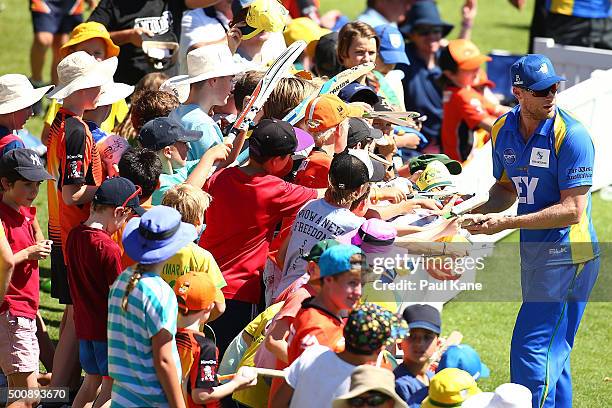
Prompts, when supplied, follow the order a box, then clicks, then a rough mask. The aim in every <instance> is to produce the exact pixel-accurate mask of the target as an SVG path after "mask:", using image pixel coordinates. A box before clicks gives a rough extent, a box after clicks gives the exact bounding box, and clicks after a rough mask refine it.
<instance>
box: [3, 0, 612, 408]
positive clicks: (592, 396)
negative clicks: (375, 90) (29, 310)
mask: <svg viewBox="0 0 612 408" xmlns="http://www.w3.org/2000/svg"><path fill="white" fill-rule="evenodd" d="M124 1H129V0H124ZM438 3H439V5H440V9H441V14H442V17H443V19H445V20H447V21H449V22H452V23H455V24H458V23H459V22H460V7H461V4H463V2H462V1H451V0H441V1H438ZM2 4H4V5H5V7H4V9H3V11H1V12H0V38H2V39H3V46H2V50H1V51H0V55H1V56H2V60H3V63H2V66H0V74H5V73H9V72H18V73H23V74H26V75H29V47H30V43H31V39H32V33H31V22H30V15H29V12H28V8H27V7H28V6H27V4H28V3H27V2H24V1H21V0H0V9H1V5H2ZM364 4H365V1H356V0H355V1H354V0H344V1H333V2H332V1H330V0H322V8H323V9H324V10H329V9H332V8H340V9H342V10H343V11H344V12H345V13H347V15H349V16H350V17H354V16H356V15H357V14H359V13H360V12H361V10H363V8H364ZM532 8H533V0H529V1H528V2H527V6H526V8H525V10H523V11H522V12H519V11H517V10H515V9H514V8H512V7H511V6H510V5H509V3H508V1H507V0H486V1H484V0H482V1H480V4H479V14H478V17H477V19H476V25H475V28H474V30H473V40H474V41H475V42H476V43H477V44H478V45H479V47H480V48H481V49H482V50H483V51H484V52H488V51H490V50H492V49H506V50H509V51H512V52H514V53H524V52H525V51H526V49H527V38H528V33H527V30H528V27H529V22H530V19H531V11H532ZM456 35H457V31H455V32H453V33H451V35H450V38H454V37H455V36H456ZM46 71H48V69H46ZM46 75H47V76H48V73H47V74H46ZM41 127H42V122H41V120H40V119H39V118H33V119H31V120H30V121H29V122H28V125H27V128H28V129H29V130H30V131H31V132H32V133H34V134H39V133H40V129H41ZM36 203H37V205H38V208H39V220H40V221H41V224H42V227H43V229H44V230H46V217H47V208H46V204H45V203H46V188H45V187H44V186H43V188H42V189H41V191H40V194H39V197H38V199H37V202H36ZM611 209H612V205H611V204H610V203H609V202H604V201H603V200H601V199H600V198H599V195H598V194H596V195H594V197H593V219H594V220H595V224H596V227H597V232H598V235H599V239H600V241H602V242H610V241H612V215H611V211H610V210H611ZM517 240H518V234H516V233H515V234H513V235H511V236H509V237H508V238H506V239H505V240H504V242H516V241H517ZM518 262H519V260H518V254H517V256H516V260H515V261H514V262H511V263H510V264H508V265H505V266H504V267H503V268H501V269H500V268H497V270H496V271H492V272H491V273H500V274H503V275H506V276H516V277H518V273H519V269H518ZM41 267H42V273H43V275H48V267H49V263H48V261H46V262H44V263H42V264H41ZM606 269H607V268H605V266H602V269H601V274H602V275H604V274H606V273H607V272H608V271H607V270H606ZM604 280H607V279H604ZM602 283H603V282H602V277H600V282H599V286H600V287H599V288H598V289H603V290H605V289H606V287H603V285H602ZM608 287H609V286H608ZM519 306H520V304H519V303H517V302H467V301H460V300H456V301H452V302H451V303H449V304H448V305H447V306H446V307H445V309H444V318H443V324H444V332H445V333H448V332H450V331H451V330H460V331H461V332H462V333H463V334H464V335H465V340H464V341H465V342H466V343H469V344H471V345H473V346H474V347H475V348H476V349H477V350H478V351H479V352H480V354H481V357H482V359H483V361H484V362H486V363H487V364H488V366H489V367H490V368H491V372H492V374H491V378H489V379H486V380H482V381H481V382H480V384H481V388H483V389H484V390H486V391H489V390H493V389H494V388H495V386H496V385H498V384H501V383H503V382H507V381H509V368H508V367H509V347H510V338H511V335H512V328H513V325H514V319H515V317H516V313H517V311H518V308H519ZM41 310H42V313H43V316H44V317H45V319H46V322H47V325H48V329H49V332H50V335H51V337H52V338H53V339H57V336H58V330H59V322H60V319H61V314H62V310H63V309H62V307H61V306H60V305H59V304H58V303H57V302H56V301H55V300H54V299H50V297H49V296H48V294H46V293H42V298H41ZM611 315H612V303H607V302H591V303H590V304H589V306H588V308H587V311H586V314H585V316H584V318H583V320H582V326H581V329H580V331H579V333H578V336H577V339H576V344H575V349H574V352H573V354H572V366H573V368H572V369H573V382H574V406H576V407H578V408H592V407H610V406H612V383H610V382H604V378H605V377H612V371H610V369H609V362H610V359H609V358H606V357H605V356H606V355H607V354H608V353H607V352H606V351H605V350H606V349H605V347H606V346H607V345H609V344H612V330H611V329H610V324H609V320H608V319H609V317H610V316H611Z"/></svg>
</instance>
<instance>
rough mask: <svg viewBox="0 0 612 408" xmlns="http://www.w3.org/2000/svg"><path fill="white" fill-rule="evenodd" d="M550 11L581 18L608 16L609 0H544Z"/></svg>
mask: <svg viewBox="0 0 612 408" xmlns="http://www.w3.org/2000/svg"><path fill="white" fill-rule="evenodd" d="M546 9H547V10H548V11H550V12H551V13H555V14H563V15H565V16H574V17H582V18H606V17H608V16H610V0H546Z"/></svg>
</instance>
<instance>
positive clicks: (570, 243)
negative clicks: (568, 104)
mask: <svg viewBox="0 0 612 408" xmlns="http://www.w3.org/2000/svg"><path fill="white" fill-rule="evenodd" d="M519 114H520V105H518V106H516V107H515V108H514V109H512V110H511V111H510V112H508V113H507V114H505V115H503V116H502V117H500V118H499V119H498V120H497V121H496V122H495V124H494V125H493V129H492V131H491V141H492V143H493V175H494V176H495V178H496V179H497V180H500V181H509V182H512V183H513V185H514V188H515V189H516V193H517V196H518V202H519V203H518V210H517V213H518V214H519V215H522V214H529V213H534V212H537V211H539V210H542V209H543V208H546V207H550V206H551V205H553V204H556V203H558V202H559V200H560V197H561V195H560V194H561V190H567V189H570V188H575V187H580V186H590V185H592V177H593V162H594V158H595V149H594V146H593V141H592V140H591V137H590V135H589V133H588V131H587V130H586V128H585V127H584V126H583V125H582V124H581V123H580V122H579V121H578V120H576V119H575V118H573V117H572V116H570V114H569V113H568V112H566V111H564V110H563V109H560V108H558V107H557V108H556V113H555V116H554V117H553V118H551V119H547V120H544V121H542V122H541V123H540V125H539V126H538V128H537V129H536V131H535V132H534V134H533V135H532V136H531V138H529V140H528V141H527V142H525V140H524V139H523V136H522V135H521V133H520V131H519ZM598 255H599V244H598V242H597V236H596V235H595V229H594V227H593V223H592V221H591V193H590V192H589V193H588V196H587V205H586V207H585V209H584V212H583V213H582V216H581V218H580V222H579V223H578V224H575V225H571V226H568V227H565V228H553V229H528V228H522V229H521V263H522V265H523V267H533V266H539V265H563V264H576V263H582V262H586V261H588V260H590V259H593V258H595V257H596V256H598Z"/></svg>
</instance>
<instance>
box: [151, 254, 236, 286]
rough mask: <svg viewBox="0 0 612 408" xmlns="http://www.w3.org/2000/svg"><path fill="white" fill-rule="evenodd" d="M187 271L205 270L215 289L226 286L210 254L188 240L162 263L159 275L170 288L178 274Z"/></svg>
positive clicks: (180, 274)
mask: <svg viewBox="0 0 612 408" xmlns="http://www.w3.org/2000/svg"><path fill="white" fill-rule="evenodd" d="M187 272H205V273H207V274H208V275H210V277H211V279H212V281H213V283H214V284H215V286H216V287H217V289H221V288H224V287H225V286H227V283H226V282H225V279H224V278H223V274H221V270H220V269H219V266H218V265H217V261H215V258H213V256H212V254H211V253H210V252H208V251H207V250H205V249H204V248H202V247H200V246H198V245H196V244H194V243H193V242H190V243H189V244H188V245H187V246H185V247H183V248H181V249H180V250H179V251H178V252H177V253H176V254H174V256H173V257H172V258H170V259H168V260H167V261H166V262H165V263H164V267H163V268H162V271H161V273H160V276H161V277H162V279H163V280H165V281H166V282H167V283H168V285H170V287H171V288H172V289H174V282H175V281H176V279H177V278H178V277H179V276H182V275H184V274H186V273H187Z"/></svg>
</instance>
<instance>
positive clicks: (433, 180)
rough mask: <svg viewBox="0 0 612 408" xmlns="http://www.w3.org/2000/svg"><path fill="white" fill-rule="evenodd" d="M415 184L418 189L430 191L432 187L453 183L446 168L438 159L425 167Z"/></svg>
mask: <svg viewBox="0 0 612 408" xmlns="http://www.w3.org/2000/svg"><path fill="white" fill-rule="evenodd" d="M416 185H417V187H418V189H419V190H420V191H430V190H432V189H434V188H439V187H446V186H452V185H453V179H452V177H451V174H450V172H449V171H448V168H447V167H446V166H445V165H444V164H442V162H441V161H439V160H434V161H432V162H431V163H429V164H428V165H427V167H425V170H423V173H421V175H420V176H419V179H418V180H417V182H416Z"/></svg>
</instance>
